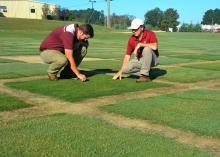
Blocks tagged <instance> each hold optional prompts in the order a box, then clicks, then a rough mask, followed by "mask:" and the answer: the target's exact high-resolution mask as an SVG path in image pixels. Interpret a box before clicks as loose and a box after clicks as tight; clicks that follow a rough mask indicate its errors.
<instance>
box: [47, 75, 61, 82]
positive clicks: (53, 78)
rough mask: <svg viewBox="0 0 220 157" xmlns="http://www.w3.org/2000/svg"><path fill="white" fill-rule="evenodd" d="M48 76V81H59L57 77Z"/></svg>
mask: <svg viewBox="0 0 220 157" xmlns="http://www.w3.org/2000/svg"><path fill="white" fill-rule="evenodd" d="M47 76H48V79H49V80H50V81H57V80H58V77H57V75H54V74H48V75H47Z"/></svg>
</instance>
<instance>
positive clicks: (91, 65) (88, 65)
mask: <svg viewBox="0 0 220 157" xmlns="http://www.w3.org/2000/svg"><path fill="white" fill-rule="evenodd" d="M121 64H122V61H119V60H113V61H112V60H104V61H85V62H82V63H81V64H80V66H79V67H80V68H84V69H112V70H119V68H120V66H121Z"/></svg>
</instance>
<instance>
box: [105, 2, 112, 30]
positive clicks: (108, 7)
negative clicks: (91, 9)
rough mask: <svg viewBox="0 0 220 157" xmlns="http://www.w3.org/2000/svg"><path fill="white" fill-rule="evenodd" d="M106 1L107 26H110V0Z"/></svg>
mask: <svg viewBox="0 0 220 157" xmlns="http://www.w3.org/2000/svg"><path fill="white" fill-rule="evenodd" d="M106 1H107V28H111V19H110V1H112V0H106Z"/></svg>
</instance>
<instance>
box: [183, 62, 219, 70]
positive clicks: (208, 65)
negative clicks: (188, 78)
mask: <svg viewBox="0 0 220 157" xmlns="http://www.w3.org/2000/svg"><path fill="white" fill-rule="evenodd" d="M184 67H189V68H194V69H205V70H213V71H214V72H215V71H220V62H219V63H206V64H194V65H187V66H184Z"/></svg>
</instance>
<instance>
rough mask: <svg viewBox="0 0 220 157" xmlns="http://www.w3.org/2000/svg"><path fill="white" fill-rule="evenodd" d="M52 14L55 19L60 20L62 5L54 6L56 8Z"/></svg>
mask: <svg viewBox="0 0 220 157" xmlns="http://www.w3.org/2000/svg"><path fill="white" fill-rule="evenodd" d="M51 15H52V17H53V19H54V20H59V19H60V15H61V10H60V7H59V6H57V7H56V8H54V10H53V11H52V13H51Z"/></svg>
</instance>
